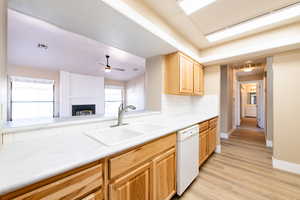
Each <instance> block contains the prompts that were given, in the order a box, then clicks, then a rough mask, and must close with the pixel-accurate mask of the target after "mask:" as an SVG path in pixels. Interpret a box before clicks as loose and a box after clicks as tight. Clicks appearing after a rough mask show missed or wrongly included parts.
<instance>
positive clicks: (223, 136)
mask: <svg viewBox="0 0 300 200" xmlns="http://www.w3.org/2000/svg"><path fill="white" fill-rule="evenodd" d="M234 130H235V128H233V129H231V130H230V131H229V132H228V133H220V137H221V138H222V139H226V140H228V139H229V136H230V135H231V133H233V131H234Z"/></svg>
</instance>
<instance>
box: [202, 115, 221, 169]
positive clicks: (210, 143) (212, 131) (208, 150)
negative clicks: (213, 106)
mask: <svg viewBox="0 0 300 200" xmlns="http://www.w3.org/2000/svg"><path fill="white" fill-rule="evenodd" d="M217 123H218V118H214V119H211V120H209V121H206V122H202V123H201V124H199V129H200V137H199V140H200V141H199V165H202V164H203V163H204V162H205V161H206V160H207V159H208V158H209V156H210V155H211V154H212V153H213V152H214V151H215V149H216V146H217Z"/></svg>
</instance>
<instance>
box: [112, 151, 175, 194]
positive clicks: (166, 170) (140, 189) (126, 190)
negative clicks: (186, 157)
mask: <svg viewBox="0 0 300 200" xmlns="http://www.w3.org/2000/svg"><path fill="white" fill-rule="evenodd" d="M175 152H176V150H175V148H172V149H170V150H168V151H166V152H164V153H162V154H160V155H159V156H157V157H154V158H153V159H152V160H151V161H150V162H148V163H146V164H144V165H142V166H139V167H137V168H136V169H133V170H130V171H129V172H128V173H126V174H125V175H123V176H121V177H120V178H118V179H116V180H115V181H113V182H112V183H111V184H109V199H110V200H150V199H151V200H170V199H171V198H172V197H173V195H174V194H175V193H176V153H175Z"/></svg>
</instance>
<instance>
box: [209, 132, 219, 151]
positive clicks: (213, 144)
mask: <svg viewBox="0 0 300 200" xmlns="http://www.w3.org/2000/svg"><path fill="white" fill-rule="evenodd" d="M216 140H217V128H213V129H211V130H210V131H209V147H208V151H209V154H212V153H213V152H214V151H215V149H216V146H217V144H216Z"/></svg>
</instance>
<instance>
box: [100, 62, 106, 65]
mask: <svg viewBox="0 0 300 200" xmlns="http://www.w3.org/2000/svg"><path fill="white" fill-rule="evenodd" d="M98 64H99V65H103V66H106V64H105V63H103V62H98Z"/></svg>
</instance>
